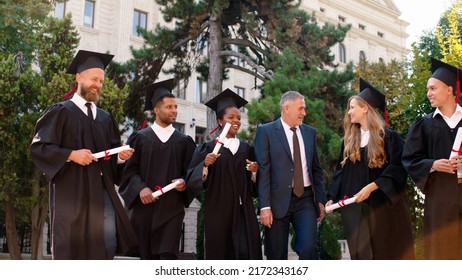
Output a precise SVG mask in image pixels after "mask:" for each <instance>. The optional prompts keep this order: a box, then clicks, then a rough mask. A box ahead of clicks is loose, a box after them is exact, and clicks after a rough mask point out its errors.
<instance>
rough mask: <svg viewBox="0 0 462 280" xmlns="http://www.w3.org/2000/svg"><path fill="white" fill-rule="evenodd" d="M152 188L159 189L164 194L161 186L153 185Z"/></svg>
mask: <svg viewBox="0 0 462 280" xmlns="http://www.w3.org/2000/svg"><path fill="white" fill-rule="evenodd" d="M154 189H156V191H160V192H161V193H162V194H164V190H163V189H162V187H161V186H155V187H154Z"/></svg>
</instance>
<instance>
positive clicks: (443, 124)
mask: <svg viewBox="0 0 462 280" xmlns="http://www.w3.org/2000/svg"><path fill="white" fill-rule="evenodd" d="M431 71H432V76H431V77H430V78H429V79H428V81H427V97H428V99H429V101H430V103H431V106H432V107H433V108H436V109H435V111H434V112H433V113H430V114H428V115H426V116H424V117H422V118H420V119H418V120H417V121H415V122H414V123H413V124H412V125H411V127H410V128H409V131H408V133H407V138H406V143H405V145H404V150H403V157H402V160H403V165H404V167H405V168H406V169H407V172H408V173H409V175H410V176H411V177H412V179H413V180H414V182H415V183H416V185H417V186H418V187H419V189H420V190H421V191H422V192H423V193H424V194H425V205H424V252H425V253H424V254H425V258H426V259H459V260H460V259H462V173H461V171H462V163H461V162H462V156H461V154H462V153H461V152H460V151H461V149H460V148H456V149H455V151H454V152H455V156H454V157H450V155H451V152H452V149H453V145H454V140H455V138H456V134H457V131H458V129H459V128H460V127H462V121H461V120H462V108H461V106H460V105H459V104H458V103H459V99H460V90H457V89H458V84H459V85H460V80H459V79H458V77H459V76H460V74H461V71H460V69H458V68H455V67H453V66H451V65H449V64H447V63H444V62H442V61H439V60H437V59H433V58H432V65H431ZM454 93H455V95H456V98H454Z"/></svg>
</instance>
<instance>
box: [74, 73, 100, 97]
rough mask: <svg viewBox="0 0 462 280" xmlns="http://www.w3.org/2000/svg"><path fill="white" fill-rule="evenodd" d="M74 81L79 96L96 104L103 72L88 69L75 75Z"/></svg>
mask: <svg viewBox="0 0 462 280" xmlns="http://www.w3.org/2000/svg"><path fill="white" fill-rule="evenodd" d="M75 79H76V81H77V83H78V84H79V86H80V93H78V94H80V96H82V97H83V99H85V100H87V101H89V102H92V101H93V102H97V101H98V99H99V94H100V93H101V89H102V88H103V81H104V70H102V69H100V68H90V69H87V70H85V71H82V72H81V73H78V74H76V76H75Z"/></svg>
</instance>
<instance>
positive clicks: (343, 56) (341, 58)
mask: <svg viewBox="0 0 462 280" xmlns="http://www.w3.org/2000/svg"><path fill="white" fill-rule="evenodd" d="M338 57H339V58H338V60H339V61H340V62H341V63H346V48H345V45H344V44H339V46H338Z"/></svg>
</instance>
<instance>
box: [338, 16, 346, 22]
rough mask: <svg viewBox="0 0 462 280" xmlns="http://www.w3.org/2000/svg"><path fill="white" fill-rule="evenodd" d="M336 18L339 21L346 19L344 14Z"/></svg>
mask: <svg viewBox="0 0 462 280" xmlns="http://www.w3.org/2000/svg"><path fill="white" fill-rule="evenodd" d="M338 20H339V21H340V22H345V21H346V18H345V17H344V16H338Z"/></svg>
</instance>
